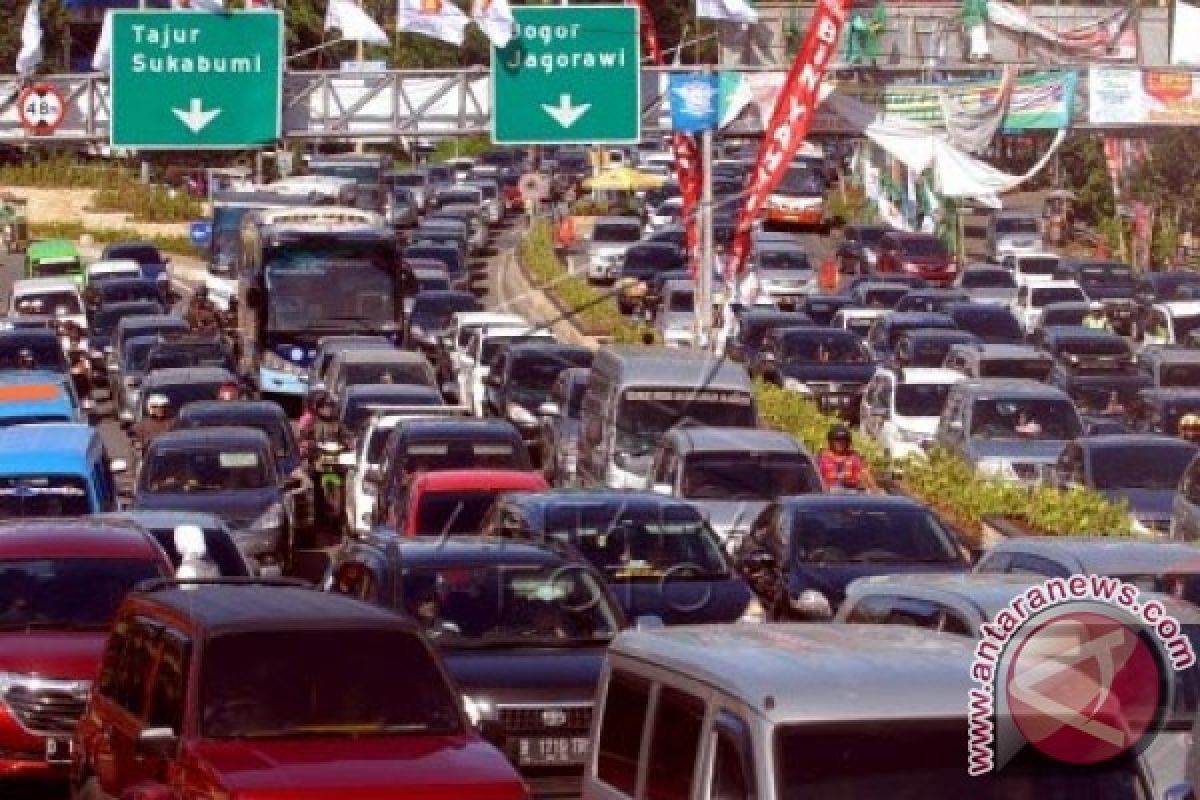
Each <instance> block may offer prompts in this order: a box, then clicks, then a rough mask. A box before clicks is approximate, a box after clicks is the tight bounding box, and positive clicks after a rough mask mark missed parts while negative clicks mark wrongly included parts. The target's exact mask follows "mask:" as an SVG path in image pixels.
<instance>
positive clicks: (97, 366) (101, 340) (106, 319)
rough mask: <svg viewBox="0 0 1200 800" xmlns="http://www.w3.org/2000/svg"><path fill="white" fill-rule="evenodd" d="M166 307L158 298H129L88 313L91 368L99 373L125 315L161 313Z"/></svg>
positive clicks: (105, 304) (106, 304)
mask: <svg viewBox="0 0 1200 800" xmlns="http://www.w3.org/2000/svg"><path fill="white" fill-rule="evenodd" d="M165 310H166V309H164V308H163V307H162V303H160V302H159V301H158V300H129V301H121V302H114V303H104V304H103V305H101V306H99V307H98V308H96V310H95V311H93V312H92V313H91V314H89V320H88V347H89V348H90V349H91V352H90V353H89V355H90V357H91V362H92V369H93V370H94V371H96V372H97V374H99V372H100V371H101V370H103V369H104V367H105V363H106V362H107V360H108V354H109V353H111V352H112V350H110V349H109V348H111V347H112V343H113V334H114V333H116V330H117V325H118V324H119V323H120V322H121V320H122V319H124V318H125V317H133V316H144V315H150V314H163V313H164V312H165Z"/></svg>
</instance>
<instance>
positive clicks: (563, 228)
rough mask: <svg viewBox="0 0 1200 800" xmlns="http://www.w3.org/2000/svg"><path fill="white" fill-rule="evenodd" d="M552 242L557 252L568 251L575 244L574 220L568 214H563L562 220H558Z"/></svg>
mask: <svg viewBox="0 0 1200 800" xmlns="http://www.w3.org/2000/svg"><path fill="white" fill-rule="evenodd" d="M554 240H555V241H554V245H555V247H557V248H558V249H559V250H569V249H570V248H571V246H572V245H574V244H575V218H574V217H572V216H571V215H570V214H563V218H562V219H561V220H559V223H558V228H557V229H556V230H555V232H554Z"/></svg>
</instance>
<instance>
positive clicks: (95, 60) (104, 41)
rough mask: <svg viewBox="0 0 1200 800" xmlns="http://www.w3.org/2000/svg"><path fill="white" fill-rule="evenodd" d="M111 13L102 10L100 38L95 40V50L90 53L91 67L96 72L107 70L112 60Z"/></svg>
mask: <svg viewBox="0 0 1200 800" xmlns="http://www.w3.org/2000/svg"><path fill="white" fill-rule="evenodd" d="M112 13H113V12H111V11H105V12H104V23H103V24H102V25H101V26H100V38H99V39H97V40H96V52H95V53H92V69H94V70H96V72H108V66H109V64H110V63H111V62H112Z"/></svg>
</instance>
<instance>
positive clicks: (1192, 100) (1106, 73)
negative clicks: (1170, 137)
mask: <svg viewBox="0 0 1200 800" xmlns="http://www.w3.org/2000/svg"><path fill="white" fill-rule="evenodd" d="M1088 122H1090V123H1092V124H1093V125H1110V126H1139V125H1171V126H1184V125H1191V126H1194V125H1200V71H1191V70H1186V69H1136V68H1133V67H1092V68H1091V69H1090V70H1089V72H1088Z"/></svg>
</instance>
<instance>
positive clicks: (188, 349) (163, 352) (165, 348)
mask: <svg viewBox="0 0 1200 800" xmlns="http://www.w3.org/2000/svg"><path fill="white" fill-rule="evenodd" d="M188 367H224V368H226V369H233V368H234V367H235V364H234V363H233V357H232V356H231V355H230V353H229V352H228V351H227V350H226V349H225V346H224V345H223V344H222V343H220V342H210V343H204V344H188V345H184V344H160V345H158V346H156V347H154V348H153V349H152V350H151V351H150V353H149V354H148V355H147V356H146V371H147V372H152V371H153V370H156V369H187V368H188Z"/></svg>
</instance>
